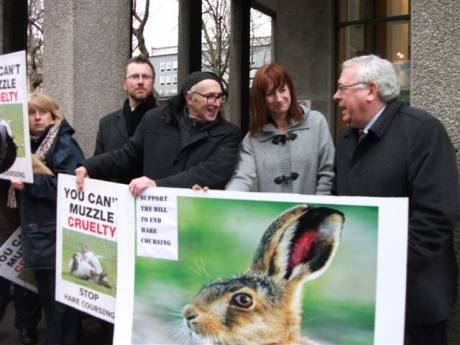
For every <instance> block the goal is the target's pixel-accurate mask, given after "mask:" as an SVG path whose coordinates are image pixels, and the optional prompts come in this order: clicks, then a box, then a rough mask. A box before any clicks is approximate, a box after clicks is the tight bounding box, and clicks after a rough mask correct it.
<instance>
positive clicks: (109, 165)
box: [83, 102, 240, 189]
mask: <svg viewBox="0 0 460 345" xmlns="http://www.w3.org/2000/svg"><path fill="white" fill-rule="evenodd" d="M180 116H185V115H184V109H183V105H182V106H181V107H179V108H178V107H177V106H176V104H175V103H174V102H170V103H169V104H168V105H167V106H166V107H165V108H155V109H153V110H150V111H148V112H147V113H146V114H145V116H144V118H143V120H142V122H141V123H140V124H139V126H138V127H137V130H136V132H135V134H134V136H133V137H131V138H130V139H129V140H128V143H127V144H126V145H125V146H124V147H123V148H122V149H120V150H116V151H111V152H108V153H105V154H103V155H98V156H94V157H92V158H90V159H88V160H86V161H84V162H83V166H85V167H86V169H87V171H88V174H89V176H91V177H93V178H101V179H107V178H111V177H116V178H120V177H125V178H135V177H139V176H147V177H149V178H151V179H153V180H155V182H156V184H157V185H158V186H159V187H181V188H190V187H192V185H193V184H195V183H197V184H200V185H203V186H209V187H210V188H213V189H223V188H224V187H225V184H226V183H227V182H228V180H229V179H230V177H231V176H232V174H233V170H234V168H235V164H236V161H237V158H238V147H239V143H240V130H239V128H238V127H236V126H235V125H233V124H231V123H230V122H228V121H226V120H224V119H223V118H221V117H218V118H217V119H216V120H215V121H214V122H213V123H210V124H209V125H207V126H205V127H204V128H203V130H200V131H197V132H194V133H193V134H192V135H191V137H190V138H189V140H187V143H186V145H184V146H181V129H180V126H179V123H178V119H179V117H180Z"/></svg>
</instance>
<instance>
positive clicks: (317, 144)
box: [226, 63, 334, 194]
mask: <svg viewBox="0 0 460 345" xmlns="http://www.w3.org/2000/svg"><path fill="white" fill-rule="evenodd" d="M333 162H334V146H333V143H332V139H331V135H330V132H329V128H328V125H327V122H326V120H325V118H324V116H323V115H322V114H321V113H320V112H318V111H314V110H311V109H308V108H307V107H305V106H303V105H299V102H298V101H297V98H296V94H295V90H294V85H293V82H292V78H291V77H290V75H289V73H288V72H287V71H286V69H285V68H284V67H283V66H282V65H281V64H277V63H271V64H267V65H264V66H262V67H261V68H259V70H258V71H257V73H256V75H255V77H254V81H253V85H252V89H251V120H250V128H249V133H248V134H247V135H246V136H245V138H244V139H243V142H242V145H241V148H240V156H239V162H238V165H237V168H236V170H235V173H234V175H233V177H232V179H231V180H230V182H229V183H228V184H227V187H226V189H227V190H236V191H254V192H282V193H301V194H329V193H330V190H331V187H332V180H333V178H334V171H333Z"/></svg>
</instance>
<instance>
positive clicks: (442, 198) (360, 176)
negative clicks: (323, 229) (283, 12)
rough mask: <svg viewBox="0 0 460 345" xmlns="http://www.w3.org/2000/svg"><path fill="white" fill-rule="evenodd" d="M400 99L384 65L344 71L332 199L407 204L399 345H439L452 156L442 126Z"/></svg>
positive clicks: (449, 295)
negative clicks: (378, 199) (403, 313)
mask: <svg viewBox="0 0 460 345" xmlns="http://www.w3.org/2000/svg"><path fill="white" fill-rule="evenodd" d="M398 95H399V84H398V81H397V78H396V73H395V70H394V68H393V65H392V64H391V63H390V62H389V61H387V60H384V59H381V58H379V57H377V56H375V55H369V56H361V57H357V58H353V59H350V60H348V61H345V62H344V63H343V66H342V73H341V75H340V78H339V82H338V87H337V92H336V93H335V95H334V100H335V101H337V102H338V105H339V107H340V108H341V110H342V116H343V120H344V121H345V122H347V123H348V124H349V128H348V129H347V130H346V132H345V134H344V136H343V137H342V138H340V139H339V140H338V141H337V148H336V181H335V185H334V191H335V193H336V194H338V195H357V196H380V197H408V198H409V244H408V245H409V249H408V262H407V293H406V324H405V340H404V342H405V344H406V345H415V344H417V345H420V344H427V345H428V344H429V345H434V344H436V345H442V344H447V337H446V325H447V319H448V316H449V313H450V311H451V308H452V306H453V305H454V302H455V298H456V285H457V284H456V282H457V267H456V262H455V254H454V248H453V239H452V232H453V229H454V227H455V225H456V223H457V222H458V218H459V212H460V210H459V208H460V206H459V188H458V172H457V166H456V158H455V151H454V148H453V146H452V144H451V142H450V140H449V137H448V135H447V133H446V130H445V129H444V127H443V126H442V124H441V123H440V121H438V120H437V119H436V118H435V117H433V116H432V115H430V114H429V113H427V112H426V111H423V110H421V109H416V108H413V107H410V106H408V105H405V104H403V103H400V102H399V101H397V100H396V98H397V97H398ZM383 231H385V229H383ZM401 264H403V263H401Z"/></svg>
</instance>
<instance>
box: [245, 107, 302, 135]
mask: <svg viewBox="0 0 460 345" xmlns="http://www.w3.org/2000/svg"><path fill="white" fill-rule="evenodd" d="M300 107H301V108H302V111H303V113H304V118H303V120H302V121H300V122H298V121H296V122H292V123H290V124H289V129H288V133H291V132H295V131H300V130H305V129H310V123H309V122H308V117H309V115H310V109H308V108H307V107H305V106H303V105H301V106H300ZM276 135H279V133H278V130H277V128H276V126H275V124H274V123H273V122H268V123H266V124H265V125H264V126H263V127H262V131H261V132H259V133H256V134H255V135H254V139H256V140H258V141H260V142H265V141H270V140H273V137H274V136H276Z"/></svg>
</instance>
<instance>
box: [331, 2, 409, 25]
mask: <svg viewBox="0 0 460 345" xmlns="http://www.w3.org/2000/svg"><path fill="white" fill-rule="evenodd" d="M338 10H339V22H340V23H343V22H350V21H354V20H369V19H374V18H385V17H393V16H402V15H409V0H376V1H369V0H339V2H338Z"/></svg>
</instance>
